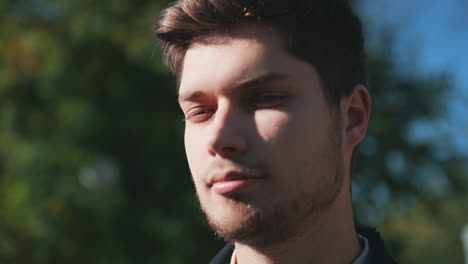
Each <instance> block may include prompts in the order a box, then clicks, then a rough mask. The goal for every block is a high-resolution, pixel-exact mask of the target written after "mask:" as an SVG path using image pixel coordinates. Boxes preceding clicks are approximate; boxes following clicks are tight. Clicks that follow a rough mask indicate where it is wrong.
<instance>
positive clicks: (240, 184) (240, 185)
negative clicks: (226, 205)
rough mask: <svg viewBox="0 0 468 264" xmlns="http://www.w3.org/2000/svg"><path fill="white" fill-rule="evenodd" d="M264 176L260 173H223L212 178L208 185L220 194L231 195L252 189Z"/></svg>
mask: <svg viewBox="0 0 468 264" xmlns="http://www.w3.org/2000/svg"><path fill="white" fill-rule="evenodd" d="M262 178H263V177H261V176H260V175H252V174H244V173H239V172H228V173H221V174H216V175H215V176H214V177H213V178H212V179H211V181H210V183H209V184H208V187H209V188H211V189H212V190H213V191H214V192H216V193H217V194H219V195H222V196H229V195H231V194H235V193H240V192H247V191H249V190H251V189H252V188H253V187H255V185H256V183H257V182H258V181H259V180H261V179H262Z"/></svg>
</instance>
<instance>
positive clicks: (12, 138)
mask: <svg viewBox="0 0 468 264" xmlns="http://www.w3.org/2000/svg"><path fill="white" fill-rule="evenodd" d="M166 5H167V1H144V0H139V1H129V0H112V1H111V0H105V1H71V0H57V1H52V0H22V1H12V0H9V1H3V2H1V3H0V10H2V16H0V195H1V199H0V211H1V212H2V213H1V214H0V262H2V263H17V264H23V263H25V264H26V263H28V264H29V263H164V264H177V263H188V262H191V263H206V262H208V260H209V259H210V258H211V257H212V256H213V255H214V254H215V252H216V251H217V250H218V249H219V248H220V247H221V246H222V244H223V242H222V241H220V240H215V239H214V236H213V234H212V232H211V231H210V230H209V228H208V227H207V226H206V225H205V224H204V217H203V215H202V214H201V213H200V211H199V210H198V209H197V206H196V198H195V197H194V191H193V187H192V183H191V180H190V173H189V170H188V168H187V165H186V161H185V155H184V148H183V141H182V130H183V124H182V122H180V120H181V119H182V115H181V114H180V113H179V110H178V106H177V104H176V91H175V83H174V80H173V77H172V76H171V74H169V72H168V71H167V70H166V68H165V67H164V66H163V65H162V64H161V55H160V51H159V49H158V48H157V47H156V45H155V39H154V38H153V36H152V34H151V25H152V23H153V22H154V20H155V18H156V16H157V14H158V13H159V10H160V9H161V8H162V7H164V6H166ZM385 43H390V42H385ZM389 50H390V49H389V47H386V46H383V48H382V49H381V50H380V49H379V50H375V51H374V50H373V51H370V65H369V66H370V70H371V72H370V86H371V87H372V89H371V93H372V94H373V98H374V112H373V117H372V121H371V127H370V128H369V137H368V138H367V139H366V140H365V142H364V143H363V144H362V146H361V149H360V154H361V155H360V158H359V159H358V163H357V167H356V175H355V177H354V183H353V189H354V190H353V191H354V192H355V196H354V199H355V202H356V215H357V218H358V220H359V222H360V223H365V224H372V225H378V226H379V228H380V229H381V230H382V231H383V232H384V233H385V235H386V237H388V239H389V242H391V243H390V245H391V248H392V250H393V251H394V253H395V254H396V256H397V258H398V259H400V260H401V261H404V262H408V263H436V262H437V263H438V262H440V261H441V258H435V255H434V254H438V255H439V254H442V255H443V256H445V258H444V259H443V260H445V262H449V263H461V259H462V257H461V252H460V251H461V246H460V243H459V242H458V241H459V239H458V237H459V233H458V231H459V229H460V228H461V225H462V223H463V221H466V215H464V209H465V207H466V203H465V200H464V199H465V198H466V197H465V196H464V195H463V194H464V188H463V186H464V185H465V183H464V179H465V178H464V173H466V169H467V168H466V165H464V162H466V159H465V158H463V157H451V156H448V157H447V156H444V157H442V158H441V157H440V156H439V155H437V153H435V151H434V150H433V149H432V148H431V146H432V145H431V144H430V143H424V144H413V143H414V142H412V141H411V140H410V139H411V138H410V137H409V136H408V133H409V132H408V131H410V130H411V127H412V125H413V124H414V123H415V122H417V121H420V120H426V121H431V120H435V119H436V118H438V117H439V116H440V114H441V109H443V107H444V105H443V103H444V101H443V100H442V99H443V95H444V93H445V92H446V91H447V89H449V88H450V82H448V80H447V78H444V77H434V78H430V79H426V80H418V79H408V78H406V79H404V78H402V77H401V76H398V75H396V74H395V71H394V69H393V67H394V66H393V65H392V62H391V56H392V54H391V52H390V51H389ZM441 236H443V237H441ZM435 239H437V241H435ZM452 244H453V246H452ZM431 254H433V255H434V256H433V255H431Z"/></svg>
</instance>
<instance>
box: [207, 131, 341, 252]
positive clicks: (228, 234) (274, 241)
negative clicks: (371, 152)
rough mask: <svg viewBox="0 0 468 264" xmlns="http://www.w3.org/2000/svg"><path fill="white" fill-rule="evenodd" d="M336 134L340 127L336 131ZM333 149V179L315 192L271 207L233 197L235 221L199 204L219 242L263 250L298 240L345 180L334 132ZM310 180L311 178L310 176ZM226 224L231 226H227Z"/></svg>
mask: <svg viewBox="0 0 468 264" xmlns="http://www.w3.org/2000/svg"><path fill="white" fill-rule="evenodd" d="M335 129H337V130H338V131H339V126H338V127H335ZM330 135H331V136H330V140H331V144H332V146H334V147H335V149H333V150H332V151H331V153H330V156H329V164H328V166H331V167H332V168H335V171H334V174H333V177H332V179H330V181H329V182H327V183H326V184H324V186H322V188H320V189H318V190H316V191H315V192H306V193H302V194H299V195H297V196H296V197H295V198H294V199H293V200H289V201H277V202H276V204H274V205H273V206H263V207H260V206H256V204H254V203H250V202H249V200H246V199H243V197H242V196H232V197H230V200H231V201H232V202H233V203H234V204H235V206H234V207H235V208H236V216H237V217H238V218H237V219H236V220H235V221H223V219H216V218H215V217H214V216H213V215H211V214H210V213H209V210H207V208H205V207H204V206H203V203H201V202H200V201H199V205H200V208H201V209H202V211H203V212H204V213H205V215H206V217H207V222H208V224H209V225H210V226H211V228H212V229H213V231H214V232H215V233H216V235H217V236H218V237H220V238H223V239H224V240H225V241H226V242H230V243H239V244H243V245H248V246H250V247H253V248H259V249H266V248H271V247H273V246H275V245H278V244H281V243H283V242H285V241H287V240H289V239H292V238H294V237H298V236H300V235H301V234H300V233H301V228H302V227H303V225H304V224H306V223H307V224H310V223H311V222H312V223H313V222H314V221H315V222H316V221H317V219H318V218H319V217H320V215H322V213H323V212H324V211H325V210H327V209H329V208H330V207H331V205H332V204H333V203H334V202H335V200H336V198H337V197H338V195H339V193H340V191H341V189H342V185H343V179H344V170H343V167H344V163H343V155H342V153H341V138H340V137H339V136H338V135H336V131H333V132H332V133H330ZM312 176H313V175H312ZM227 222H229V223H230V224H226V223H227Z"/></svg>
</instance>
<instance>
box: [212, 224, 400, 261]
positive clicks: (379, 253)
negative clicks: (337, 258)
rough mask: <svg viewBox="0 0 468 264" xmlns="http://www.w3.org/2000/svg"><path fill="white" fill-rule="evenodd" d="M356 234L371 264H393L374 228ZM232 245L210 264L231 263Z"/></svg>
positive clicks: (361, 229) (358, 231)
mask: <svg viewBox="0 0 468 264" xmlns="http://www.w3.org/2000/svg"><path fill="white" fill-rule="evenodd" d="M356 233H358V234H360V235H362V236H364V237H366V238H367V240H368V241H369V247H370V252H371V264H394V263H396V262H395V261H394V260H393V258H392V257H391V256H390V255H389V254H388V252H387V251H386V250H385V246H384V241H383V239H382V237H381V236H380V234H379V233H378V232H377V231H376V230H375V228H369V227H357V228H356ZM233 251H234V245H233V244H227V245H226V246H225V247H224V248H223V249H222V250H221V251H220V252H219V253H218V254H217V255H216V256H215V257H214V259H213V260H212V261H211V262H210V264H229V263H230V261H231V256H232V252H233Z"/></svg>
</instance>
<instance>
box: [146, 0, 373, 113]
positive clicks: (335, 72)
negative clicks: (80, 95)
mask: <svg viewBox="0 0 468 264" xmlns="http://www.w3.org/2000/svg"><path fill="white" fill-rule="evenodd" d="M249 23H257V24H265V25H268V26H272V27H273V28H274V29H276V30H277V31H278V33H280V34H281V36H282V37H283V40H284V41H285V47H286V49H287V50H288V52H289V53H291V54H292V55H294V56H295V57H297V58H299V59H301V60H304V61H307V62H309V63H311V64H312V65H314V66H315V68H316V69H317V71H318V74H319V76H320V78H321V81H322V83H323V86H324V89H325V91H324V92H325V94H326V97H327V99H328V102H329V103H330V104H331V105H335V106H337V105H339V101H340V99H341V98H342V97H343V96H345V95H349V94H350V93H351V92H352V90H353V88H354V86H355V85H357V84H364V85H366V69H365V54H364V47H363V45H364V44H363V42H364V40H363V34H362V29H361V23H360V20H359V18H358V17H357V16H356V15H355V14H354V13H353V11H352V9H351V7H350V4H349V2H348V0H178V1H176V2H174V3H173V4H172V5H171V6H169V7H168V8H166V9H164V10H163V11H162V12H161V15H160V17H159V18H158V20H157V22H156V24H155V27H154V32H155V33H156V35H157V36H158V37H159V39H160V42H161V45H162V48H163V53H164V58H165V62H166V64H167V65H168V66H169V67H170V68H171V70H172V71H173V72H174V73H175V74H176V76H177V78H178V79H180V77H181V76H180V75H181V72H182V67H183V65H182V64H183V59H184V56H185V53H186V51H187V49H188V48H189V47H190V45H192V44H193V43H195V42H199V41H201V40H204V39H205V40H206V38H207V37H213V36H216V35H219V34H223V33H226V32H228V30H229V29H231V28H233V27H236V26H239V25H243V24H249Z"/></svg>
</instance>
